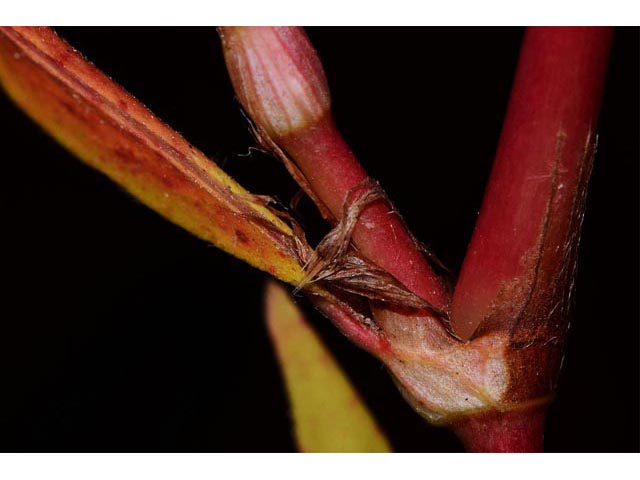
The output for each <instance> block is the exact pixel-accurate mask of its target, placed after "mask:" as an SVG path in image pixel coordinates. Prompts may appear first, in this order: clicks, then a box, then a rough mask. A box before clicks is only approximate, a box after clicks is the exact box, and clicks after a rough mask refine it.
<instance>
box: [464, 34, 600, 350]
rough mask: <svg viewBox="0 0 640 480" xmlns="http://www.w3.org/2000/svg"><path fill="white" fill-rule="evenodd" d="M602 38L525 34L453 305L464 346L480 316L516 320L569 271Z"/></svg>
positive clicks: (590, 143)
mask: <svg viewBox="0 0 640 480" xmlns="http://www.w3.org/2000/svg"><path fill="white" fill-rule="evenodd" d="M611 34H612V29H610V28H591V27H589V28H585V27H575V28H574V27H546V28H543V27H541V28H530V29H528V30H527V33H526V35H525V39H524V43H523V46H522V51H521V53H520V62H519V65H518V71H517V74H516V78H515V81H514V85H513V89H512V93H511V98H510V101H509V108H508V111H507V116H506V119H505V123H504V128H503V131H502V135H501V137H500V143H499V146H498V151H497V154H496V160H495V163H494V166H493V170H492V172H491V177H490V179H489V183H488V185H487V190H486V192H485V196H484V200H483V203H482V209H481V211H480V216H479V218H478V221H477V224H476V228H475V231H474V233H473V237H472V239H471V242H470V244H469V248H468V250H467V256H466V258H465V260H464V264H463V267H462V271H461V274H460V278H459V280H458V284H457V286H456V291H455V294H454V298H453V304H452V325H453V328H454V329H455V330H456V331H457V333H458V334H459V335H460V336H461V337H463V338H469V337H470V336H471V335H472V334H473V332H474V331H475V330H476V329H477V327H478V326H479V324H480V323H481V322H482V321H483V320H484V319H486V318H487V317H488V316H489V315H492V316H493V317H494V318H496V317H499V316H500V315H499V313H500V312H496V310H500V309H503V311H504V312H506V311H507V310H510V311H511V312H513V311H514V310H515V311H517V310H518V309H519V308H520V307H521V306H522V305H524V302H525V301H526V298H528V297H527V296H529V297H530V295H531V293H532V291H533V288H534V287H535V288H536V289H538V290H539V291H541V290H543V289H545V288H546V287H547V286H548V284H549V283H550V282H551V281H554V279H555V278H556V276H557V274H558V272H559V270H560V269H561V268H569V267H568V265H566V264H567V257H570V256H571V255H568V252H569V251H570V250H571V248H572V245H574V244H575V243H576V242H577V238H578V231H579V228H580V221H579V219H580V218H581V213H582V211H581V208H580V205H579V203H580V199H581V196H583V194H584V189H585V188H586V182H587V181H588V175H589V168H588V166H589V162H590V160H591V158H590V157H591V153H592V150H593V143H594V142H595V128H596V121H597V117H598V113H599V110H600V101H601V96H602V89H603V84H604V77H605V73H606V66H607V60H608V52H609V45H610V41H611ZM536 282H537V285H536V284H535V283H536ZM509 289H512V290H511V291H510V290H509ZM515 290H517V291H515ZM505 293H506V294H505ZM518 295H520V297H518ZM505 299H506V300H505ZM512 299H515V300H514V301H512ZM552 300H558V299H552ZM501 303H502V305H500V304H501ZM507 303H510V305H507ZM496 313H498V315H496ZM536 313H539V314H542V313H544V312H536ZM507 317H508V315H507V314H505V315H504V321H506V322H510V321H511V320H512V318H507ZM503 328H504V325H503Z"/></svg>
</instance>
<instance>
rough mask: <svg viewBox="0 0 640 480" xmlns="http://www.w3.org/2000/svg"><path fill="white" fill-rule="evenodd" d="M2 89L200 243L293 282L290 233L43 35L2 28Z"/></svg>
mask: <svg viewBox="0 0 640 480" xmlns="http://www.w3.org/2000/svg"><path fill="white" fill-rule="evenodd" d="M0 83H1V84H2V86H3V87H4V88H5V90H6V91H7V93H8V94H9V95H10V97H11V98H12V99H13V100H14V101H15V102H16V103H17V104H18V105H19V106H20V107H21V108H22V109H23V110H24V111H25V112H26V113H27V114H28V115H29V116H30V117H31V118H32V119H33V120H35V121H36V122H37V123H38V124H39V125H40V126H41V127H42V128H43V129H44V130H46V131H47V132H48V133H49V134H50V135H51V136H53V137H54V138H55V139H56V140H58V141H59V142H60V143H61V144H62V145H64V146H65V147H66V148H68V149H69V150H70V151H71V152H73V153H74V154H75V155H77V156H78V157H80V158H81V159H82V160H84V161H85V162H86V163H88V164H89V165H91V166H92V167H94V168H96V169H97V170H99V171H101V172H102V173H104V174H106V175H107V176H109V177H110V178H111V179H112V180H114V181H115V182H117V183H119V184H120V185H122V186H123V187H124V188H125V189H126V190H127V191H129V192H130V193H131V194H133V195H134V196H135V197H137V198H138V199H139V200H141V201H142V202H143V203H145V204H146V205H148V206H149V207H151V208H152V209H154V210H155V211H156V212H158V213H160V214H161V215H163V216H165V217H167V218H168V219H170V220H171V221H173V222H174V223H176V224H178V225H180V226H182V227H183V228H185V229H186V230H188V231H190V232H191V233H193V234H195V235H196V236H198V237H200V238H202V239H204V240H206V241H209V242H211V243H213V244H214V245H216V246H218V247H219V248H221V249H223V250H225V251H227V252H229V253H231V254H233V255H235V256H237V257H239V258H241V259H242V260H245V261H246V262H248V263H250V264H251V265H253V266H255V267H257V268H260V269H262V270H266V271H268V272H269V273H271V274H273V275H275V276H276V277H278V278H280V279H282V280H284V281H286V282H290V283H294V284H295V283H297V282H299V281H300V279H302V277H303V274H302V268H301V266H300V264H299V262H298V258H297V257H296V255H295V247H296V242H295V238H294V235H293V232H292V231H291V229H290V228H289V226H288V225H286V224H285V223H284V222H283V221H281V220H280V219H279V218H278V217H277V216H276V215H274V214H273V213H272V212H271V211H270V210H269V209H267V208H266V207H265V205H264V202H263V201H262V200H261V199H260V198H258V197H256V196H254V195H252V194H251V193H249V192H247V191H246V190H244V189H243V188H242V187H241V186H239V185H238V184H237V183H236V182H235V181H234V180H233V179H232V178H230V177H229V176H228V175H226V174H225V173H224V172H223V171H222V170H220V169H219V168H218V167H217V166H216V165H215V163H213V162H212V161H210V160H209V159H207V158H206V157H205V156H204V155H203V154H202V153H201V152H199V151H198V150H196V149H195V148H193V147H192V146H191V145H189V143H188V142H187V141H186V140H185V139H184V138H182V137H181V136H180V135H179V134H178V133H176V132H175V131H173V130H172V129H170V128H169V127H167V126H166V125H165V124H164V123H162V122H161V121H159V120H158V119H157V118H156V117H154V116H153V114H152V113H151V112H149V110H147V109H146V108H145V107H144V106H143V105H142V104H141V103H140V102H138V101H137V100H136V99H135V98H133V97H132V96H131V95H129V94H128V93H127V92H126V91H124V90H123V89H122V88H120V87H119V86H118V85H116V84H115V83H114V82H113V81H111V80H110V79H109V78H108V77H107V76H106V75H104V74H103V73H101V72H100V71H99V70H98V69H96V68H95V67H94V66H93V65H91V64H90V63H88V62H87V61H86V60H85V59H84V58H83V57H82V56H81V55H79V54H78V53H77V52H76V51H75V50H74V49H73V48H71V47H70V46H69V45H68V44H67V43H66V42H64V41H63V40H61V39H60V38H59V37H58V36H57V35H56V34H55V33H54V32H53V31H52V30H50V29H48V28H27V27H24V28H11V27H3V28H0Z"/></svg>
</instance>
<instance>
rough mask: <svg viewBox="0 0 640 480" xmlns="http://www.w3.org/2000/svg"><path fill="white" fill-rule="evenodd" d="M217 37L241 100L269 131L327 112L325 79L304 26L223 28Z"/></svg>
mask: <svg viewBox="0 0 640 480" xmlns="http://www.w3.org/2000/svg"><path fill="white" fill-rule="evenodd" d="M220 36H221V38H222V45H223V48H224V55H225V60H226V62H227V68H228V70H229V75H230V77H231V81H232V82H233V86H234V88H235V90H236V93H237V95H238V97H239V99H240V102H241V103H242V106H243V107H244V108H245V109H246V110H247V112H248V113H249V115H250V116H251V118H252V119H253V120H254V122H256V124H257V125H258V126H259V127H261V128H263V129H264V130H265V131H266V132H267V133H268V134H269V135H271V136H272V137H275V138H279V137H283V136H285V135H287V134H290V133H292V132H295V131H297V130H298V129H300V128H303V127H305V126H307V125H311V124H313V123H315V122H317V121H318V120H320V119H321V118H322V117H323V116H324V115H325V114H326V113H327V112H328V111H329V105H330V103H331V98H330V95H329V88H328V85H327V79H326V77H325V74H324V70H323V69H322V64H321V63H320V60H319V58H318V55H317V53H316V51H315V50H314V48H313V47H312V45H311V43H310V42H309V39H308V38H307V36H306V34H305V33H304V30H303V29H302V28H299V27H223V28H221V29H220Z"/></svg>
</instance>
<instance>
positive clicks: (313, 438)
mask: <svg viewBox="0 0 640 480" xmlns="http://www.w3.org/2000/svg"><path fill="white" fill-rule="evenodd" d="M265 314H266V319H267V326H268V328H269V333H270V335H271V338H272V340H273V344H274V346H275V348H276V353H277V355H278V360H279V362H280V366H281V369H282V372H283V374H284V379H285V382H286V385H287V392H288V394H289V401H290V403H291V410H292V412H293V421H294V429H295V435H296V440H297V443H298V448H299V449H300V450H301V451H303V452H389V451H390V448H391V447H390V445H389V442H388V440H387V439H386V438H385V436H384V435H383V434H382V432H381V431H380V429H379V428H378V426H377V425H376V422H375V420H374V419H373V417H372V416H371V413H370V412H369V411H368V409H367V407H366V406H365V404H364V402H363V401H362V400H361V399H360V397H359V395H358V393H357V392H356V390H355V388H354V387H353V386H352V385H351V383H350V382H349V380H348V378H347V376H346V375H345V373H344V372H343V371H342V369H341V368H340V366H339V365H338V363H337V362H336V361H335V359H334V358H333V357H332V355H331V353H330V352H329V350H328V349H327V348H326V347H325V346H324V344H323V343H322V340H321V339H320V338H319V337H318V335H317V334H316V333H315V332H314V331H313V329H312V328H311V326H310V325H309V324H308V323H307V321H306V320H305V318H304V316H303V314H302V313H301V312H300V311H299V310H298V308H297V307H296V306H295V304H294V303H293V301H292V300H291V298H290V297H289V296H288V294H287V292H286V291H285V290H284V289H283V288H282V287H281V286H279V285H278V284H276V283H275V282H269V284H268V285H267V290H266V293H265Z"/></svg>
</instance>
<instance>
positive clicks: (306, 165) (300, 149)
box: [278, 115, 449, 310]
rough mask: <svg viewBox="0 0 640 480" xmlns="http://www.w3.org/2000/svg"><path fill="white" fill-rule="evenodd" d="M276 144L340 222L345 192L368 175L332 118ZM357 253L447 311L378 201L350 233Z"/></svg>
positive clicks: (393, 216)
mask: <svg viewBox="0 0 640 480" xmlns="http://www.w3.org/2000/svg"><path fill="white" fill-rule="evenodd" d="M278 143H279V144H280V145H281V146H282V147H283V148H284V149H285V150H286V151H287V153H289V154H290V155H291V157H292V158H294V159H295V161H296V164H297V165H298V166H299V168H300V169H301V170H302V172H303V173H304V174H305V176H306V178H307V180H308V181H309V183H310V184H311V188H312V189H313V191H314V193H315V194H316V195H317V196H318V197H319V198H320V199H321V200H322V201H323V202H324V203H325V205H326V206H327V207H328V208H329V210H331V213H332V214H333V215H334V216H335V217H336V218H341V217H342V213H343V211H342V207H343V203H344V201H345V199H346V197H347V195H348V193H349V191H350V190H351V189H352V188H353V187H355V186H356V185H358V184H359V183H360V182H362V181H363V180H365V179H366V178H367V173H366V171H365V170H364V168H363V167H362V165H361V164H360V162H358V160H357V158H356V157H355V155H354V154H353V153H352V152H351V150H350V149H349V147H348V146H347V144H346V143H345V141H344V140H343V138H342V135H341V134H340V132H339V131H338V130H337V128H336V126H335V124H334V122H333V119H332V118H331V115H325V116H324V117H323V118H322V119H321V120H320V121H319V122H317V123H316V124H315V125H313V126H310V127H308V128H306V129H305V130H304V131H298V132H296V133H295V134H294V135H289V136H286V137H281V138H279V139H278ZM353 241H354V243H355V244H356V246H357V247H358V249H359V250H360V251H361V252H362V253H363V254H364V255H365V256H366V257H367V258H369V259H370V260H372V261H373V262H375V263H376V264H377V265H378V266H379V267H381V268H383V269H384V270H386V271H388V272H389V273H391V274H392V275H393V276H394V277H396V278H397V279H398V280H400V281H401V282H402V283H403V284H404V285H405V286H406V287H407V288H408V289H409V290H411V291H412V292H413V293H415V294H417V295H418V296H420V297H422V298H424V299H425V300H427V301H428V302H429V303H431V304H432V305H433V306H435V307H437V308H439V309H441V310H446V309H447V308H448V303H449V300H448V293H447V291H446V290H445V288H444V286H443V284H442V282H441V280H440V278H439V277H438V276H437V275H436V274H435V273H434V272H433V270H432V269H431V267H430V266H429V264H428V263H427V262H426V261H425V258H424V256H423V254H422V253H421V252H420V250H419V248H418V247H417V246H416V244H415V242H414V240H413V239H412V237H411V235H410V234H409V232H408V230H407V228H406V226H405V224H404V222H403V221H402V218H401V217H400V215H399V214H398V213H397V212H396V211H395V210H393V208H392V207H391V205H389V203H388V202H386V201H384V200H381V201H378V202H375V203H374V204H372V205H371V206H369V207H367V208H366V209H365V210H364V211H363V212H362V214H361V216H360V220H359V222H358V224H357V226H356V228H355V230H354V233H353Z"/></svg>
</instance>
